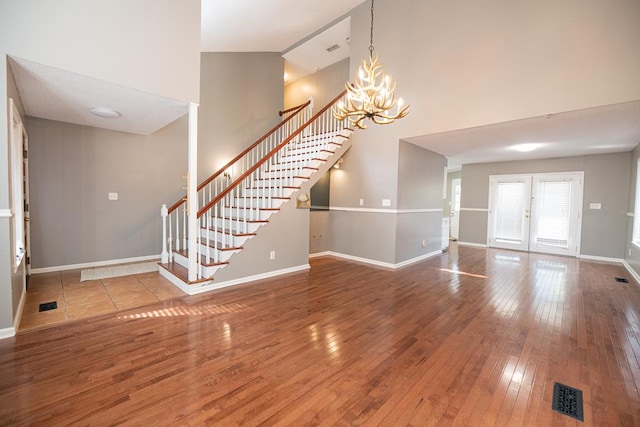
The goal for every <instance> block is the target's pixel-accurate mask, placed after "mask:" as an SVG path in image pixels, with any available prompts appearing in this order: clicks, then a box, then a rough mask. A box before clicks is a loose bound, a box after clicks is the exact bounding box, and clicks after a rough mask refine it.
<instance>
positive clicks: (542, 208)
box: [535, 181, 571, 248]
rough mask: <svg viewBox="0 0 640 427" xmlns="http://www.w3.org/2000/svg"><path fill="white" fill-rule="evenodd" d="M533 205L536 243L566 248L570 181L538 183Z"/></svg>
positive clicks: (569, 213) (567, 241) (567, 242)
mask: <svg viewBox="0 0 640 427" xmlns="http://www.w3.org/2000/svg"><path fill="white" fill-rule="evenodd" d="M535 204H536V210H535V211H536V218H535V220H536V225H537V227H536V229H537V236H536V243H537V244H538V245H542V246H554V247H559V248H567V247H568V246H569V226H570V216H571V212H570V210H571V181H556V182H544V181H542V182H539V183H538V185H537V191H536V198H535Z"/></svg>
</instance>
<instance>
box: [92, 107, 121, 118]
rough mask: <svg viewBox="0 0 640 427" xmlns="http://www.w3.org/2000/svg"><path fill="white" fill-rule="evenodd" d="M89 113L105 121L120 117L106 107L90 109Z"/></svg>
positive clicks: (117, 113)
mask: <svg viewBox="0 0 640 427" xmlns="http://www.w3.org/2000/svg"><path fill="white" fill-rule="evenodd" d="M89 111H90V112H91V114H93V115H95V116H98V117H102V118H105V119H117V118H118V117H120V115H121V114H120V113H119V112H117V111H116V110H114V109H112V108H107V107H91V108H89Z"/></svg>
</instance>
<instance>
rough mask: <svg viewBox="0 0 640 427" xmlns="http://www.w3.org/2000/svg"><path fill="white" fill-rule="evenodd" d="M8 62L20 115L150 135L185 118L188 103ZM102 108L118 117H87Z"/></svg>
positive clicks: (27, 63)
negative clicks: (22, 111)
mask: <svg viewBox="0 0 640 427" xmlns="http://www.w3.org/2000/svg"><path fill="white" fill-rule="evenodd" d="M9 64H10V67H11V71H12V73H13V76H14V78H15V81H16V86H17V87H18V93H20V100H21V101H22V105H23V106H24V109H25V111H26V113H27V114H28V115H29V116H31V117H38V118H42V119H48V120H56V121H59V122H65V123H73V124H77V125H84V126H92V127H97V128H102V129H110V130H116V131H121V132H129V133H137V134H142V135H150V134H152V133H154V132H156V131H157V130H159V129H161V128H163V127H165V126H166V125H168V124H169V123H171V122H173V121H175V120H176V119H177V118H179V117H181V116H183V115H185V114H186V113H187V111H188V104H187V103H184V102H178V101H175V100H172V99H168V98H164V97H162V96H159V95H154V94H152V93H148V92H143V91H140V90H137V89H132V88H128V87H124V86H120V85H117V84H114V83H109V82H105V81H103V80H98V79H94V78H92V77H87V76H84V75H81V74H77V73H72V72H69V71H65V70H61V69H59V68H55V67H50V66H48V65H43V64H39V63H37V62H33V61H28V60H26V59H22V58H17V57H10V58H9ZM92 107H106V108H109V109H112V110H115V111H117V112H118V113H120V114H121V116H120V117H118V118H114V119H112V118H103V117H98V116H95V115H93V114H92V113H91V112H90V111H89V110H90V108H92Z"/></svg>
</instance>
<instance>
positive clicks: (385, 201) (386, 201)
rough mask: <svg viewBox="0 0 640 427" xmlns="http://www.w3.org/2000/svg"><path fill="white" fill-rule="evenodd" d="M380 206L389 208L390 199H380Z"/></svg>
mask: <svg viewBox="0 0 640 427" xmlns="http://www.w3.org/2000/svg"><path fill="white" fill-rule="evenodd" d="M382 206H391V199H382Z"/></svg>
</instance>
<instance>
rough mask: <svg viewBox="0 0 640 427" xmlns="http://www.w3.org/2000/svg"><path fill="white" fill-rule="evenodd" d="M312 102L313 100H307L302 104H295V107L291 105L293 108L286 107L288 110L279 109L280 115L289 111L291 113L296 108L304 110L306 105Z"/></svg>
mask: <svg viewBox="0 0 640 427" xmlns="http://www.w3.org/2000/svg"><path fill="white" fill-rule="evenodd" d="M310 102H311V101H310V100H309V101H307V102H305V103H304V104H300V105H297V106H295V107H291V108H289V109H286V110H283V111H278V115H279V116H280V117H282V116H284V115H285V114H287V113H290V112H292V111H295V110H296V109H300V110H302V109H303V108H304V107H306V106H307V105H309V103H310Z"/></svg>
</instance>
